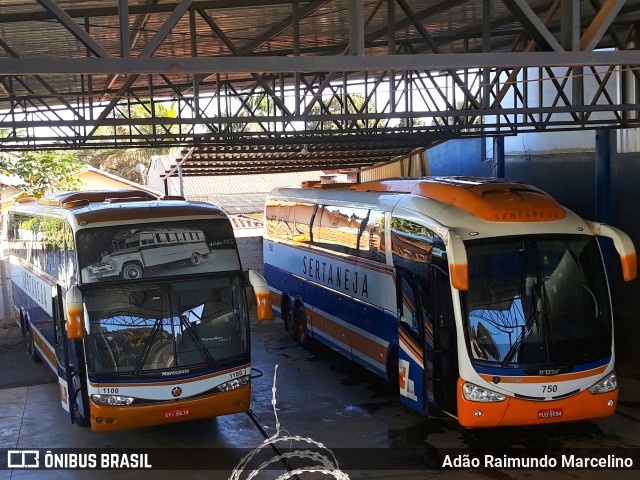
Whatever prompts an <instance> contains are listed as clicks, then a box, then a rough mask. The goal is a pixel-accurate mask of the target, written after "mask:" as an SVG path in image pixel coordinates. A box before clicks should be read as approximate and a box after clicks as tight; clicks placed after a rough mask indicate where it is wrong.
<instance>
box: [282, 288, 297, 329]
mask: <svg viewBox="0 0 640 480" xmlns="http://www.w3.org/2000/svg"><path fill="white" fill-rule="evenodd" d="M282 320H284V329H285V331H286V332H289V335H291V338H294V334H295V329H294V328H293V311H292V310H291V303H290V302H289V298H288V297H286V298H284V299H283V300H282Z"/></svg>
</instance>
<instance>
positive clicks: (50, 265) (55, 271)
mask: <svg viewBox="0 0 640 480" xmlns="http://www.w3.org/2000/svg"><path fill="white" fill-rule="evenodd" d="M40 238H41V244H40V256H41V267H42V268H43V269H44V270H45V272H47V273H48V274H49V275H52V276H53V277H55V278H59V277H61V276H64V273H63V269H64V260H63V257H64V228H63V223H62V220H58V219H51V218H43V219H41V220H40Z"/></svg>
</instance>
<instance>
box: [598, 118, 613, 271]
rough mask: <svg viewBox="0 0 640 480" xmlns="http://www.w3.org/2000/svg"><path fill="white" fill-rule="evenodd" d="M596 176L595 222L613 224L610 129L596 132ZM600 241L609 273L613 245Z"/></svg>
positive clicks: (609, 242) (603, 240)
mask: <svg viewBox="0 0 640 480" xmlns="http://www.w3.org/2000/svg"><path fill="white" fill-rule="evenodd" d="M595 174H596V191H595V203H596V204H595V220H596V221H597V222H602V223H611V130H610V129H608V128H601V129H598V130H596V159H595ZM598 240H599V243H600V250H601V251H602V257H603V259H604V264H605V267H606V268H607V271H608V269H609V266H610V265H611V261H610V260H611V255H612V250H613V245H612V243H611V241H610V240H608V239H604V238H599V239H598Z"/></svg>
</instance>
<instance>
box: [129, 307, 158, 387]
mask: <svg viewBox="0 0 640 480" xmlns="http://www.w3.org/2000/svg"><path fill="white" fill-rule="evenodd" d="M160 324H161V322H160V319H159V318H156V323H154V324H153V328H152V329H151V333H149V338H147V341H146V342H145V344H144V353H143V354H142V358H141V359H140V363H139V364H138V365H137V366H136V371H135V374H136V375H139V374H140V372H141V371H142V369H143V368H144V366H145V362H146V361H147V355H149V352H150V351H151V346H152V345H153V341H154V339H155V338H156V335H157V334H158V331H159V330H161V327H160Z"/></svg>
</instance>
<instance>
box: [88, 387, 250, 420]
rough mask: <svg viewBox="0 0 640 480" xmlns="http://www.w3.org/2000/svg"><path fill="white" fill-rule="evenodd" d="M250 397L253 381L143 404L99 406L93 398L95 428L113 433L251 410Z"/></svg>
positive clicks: (92, 414) (92, 412)
mask: <svg viewBox="0 0 640 480" xmlns="http://www.w3.org/2000/svg"><path fill="white" fill-rule="evenodd" d="M250 399H251V384H247V385H245V386H243V387H241V388H238V389H235V390H230V391H228V392H220V393H215V394H213V395H207V396H206V397H198V398H194V399H189V398H185V399H181V400H170V401H166V402H155V403H150V404H143V405H127V406H113V405H98V404H97V403H95V402H93V401H92V400H91V401H90V402H91V429H92V430H93V431H95V432H113V431H116V430H131V429H134V428H143V427H150V426H154V425H164V424H167V423H178V422H185V421H191V420H199V419H203V418H212V417H218V416H221V415H228V414H232V413H242V412H247V411H248V410H249V403H250Z"/></svg>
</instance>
